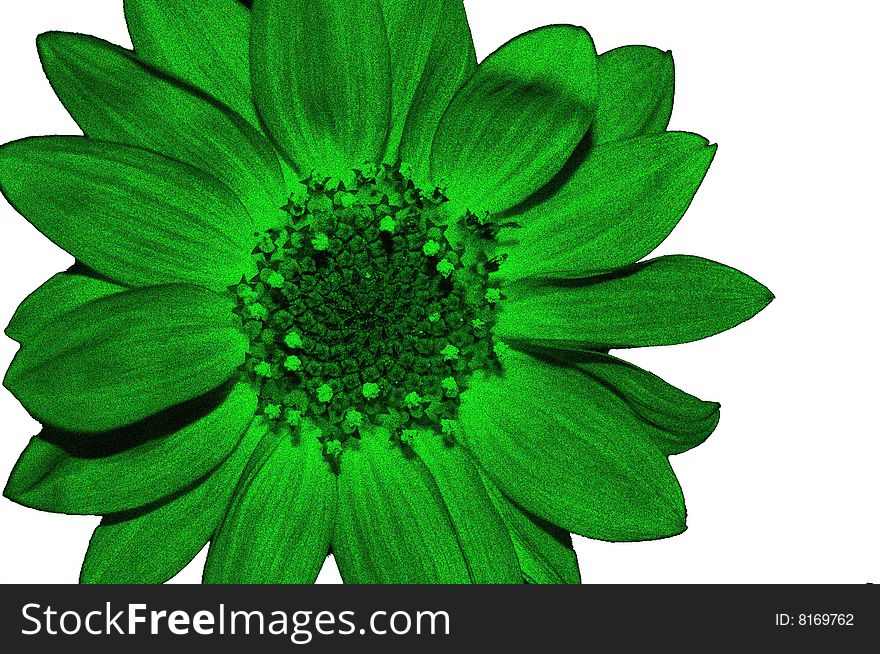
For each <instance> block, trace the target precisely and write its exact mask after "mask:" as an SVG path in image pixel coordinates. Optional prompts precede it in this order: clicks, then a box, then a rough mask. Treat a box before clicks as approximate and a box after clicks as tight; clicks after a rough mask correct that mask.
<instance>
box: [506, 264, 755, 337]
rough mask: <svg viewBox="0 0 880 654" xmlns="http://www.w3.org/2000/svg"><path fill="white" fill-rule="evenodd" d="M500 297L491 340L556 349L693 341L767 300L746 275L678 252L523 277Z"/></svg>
mask: <svg viewBox="0 0 880 654" xmlns="http://www.w3.org/2000/svg"><path fill="white" fill-rule="evenodd" d="M505 294H506V295H505V297H506V299H505V302H504V310H503V311H502V312H501V313H500V315H499V317H498V322H497V324H496V325H495V333H496V335H497V336H498V337H499V338H501V339H503V340H505V341H510V342H512V343H514V342H515V343H519V344H521V345H524V346H532V345H535V346H545V347H551V348H554V349H563V350H568V349H571V350H582V349H592V350H603V349H609V348H619V347H643V346H648V345H673V344H675V343H687V342H690V341H696V340H699V339H701V338H706V337H708V336H713V335H715V334H718V333H720V332H723V331H725V330H727V329H730V328H732V327H735V326H736V325H738V324H740V323H742V322H745V321H746V320H748V319H749V318H751V317H753V316H754V315H755V314H757V313H758V312H759V311H761V309H763V308H764V307H766V306H767V305H768V304H770V302H771V301H772V300H773V294H772V293H771V292H770V291H769V290H768V289H767V288H766V287H765V286H764V285H762V284H760V283H758V282H757V281H755V280H754V279H752V278H751V277H749V276H748V275H746V274H744V273H741V272H739V271H738V270H735V269H733V268H729V267H728V266H725V265H722V264H720V263H715V262H714V261H709V260H708V259H701V258H700V257H691V256H684V255H673V256H666V257H658V258H657V259H651V260H650V261H646V262H644V263H640V264H636V265H634V266H630V267H629V268H625V269H622V270H620V271H618V272H616V273H614V274H610V275H606V276H602V277H592V278H589V279H583V280H572V281H570V282H558V283H552V282H540V281H535V280H523V281H522V282H518V283H515V284H512V285H510V286H508V287H507V288H506V289H505Z"/></svg>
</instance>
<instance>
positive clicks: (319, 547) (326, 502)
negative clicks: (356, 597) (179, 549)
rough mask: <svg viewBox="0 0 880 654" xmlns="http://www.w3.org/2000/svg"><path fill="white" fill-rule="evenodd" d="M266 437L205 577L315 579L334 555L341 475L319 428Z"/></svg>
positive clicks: (292, 581) (233, 504)
mask: <svg viewBox="0 0 880 654" xmlns="http://www.w3.org/2000/svg"><path fill="white" fill-rule="evenodd" d="M299 441H300V442H299V443H298V444H296V445H294V444H293V443H292V442H291V438H290V435H288V434H282V435H281V437H280V438H277V439H273V440H271V441H267V440H264V442H263V443H261V444H260V447H259V448H258V449H257V452H255V453H254V458H253V460H252V463H251V465H250V466H249V471H248V472H247V473H246V474H245V476H244V477H243V478H242V481H241V483H240V484H239V486H238V489H237V490H236V492H235V496H234V497H233V500H232V502H231V504H230V508H229V511H228V512H227V513H226V518H225V519H224V520H223V525H222V527H221V528H220V530H219V531H218V532H217V535H216V536H215V538H214V539H213V540H212V541H211V547H210V549H209V550H208V561H207V563H206V564H205V576H204V581H205V583H213V584H265V583H270V584H282V583H287V584H311V583H313V582H314V581H315V579H316V578H317V577H318V573H319V572H320V570H321V565H322V564H323V563H324V559H325V558H327V553H328V550H329V547H330V536H331V534H332V532H333V524H334V513H335V511H336V476H335V474H334V472H333V471H332V470H331V468H330V464H329V463H328V462H327V461H326V460H325V459H324V456H323V455H322V448H321V443H320V442H319V441H318V439H317V438H316V434H314V433H313V432H312V433H301V434H300V436H299Z"/></svg>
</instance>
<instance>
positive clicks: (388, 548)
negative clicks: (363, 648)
mask: <svg viewBox="0 0 880 654" xmlns="http://www.w3.org/2000/svg"><path fill="white" fill-rule="evenodd" d="M336 515H337V517H336V530H335V533H334V535H333V554H334V556H335V557H336V563H337V564H338V565H339V571H340V573H341V574H342V578H343V580H344V581H345V582H346V583H386V584H388V583H396V584H417V583H418V584H431V583H441V584H442V583H468V581H469V580H470V575H469V573H468V567H467V562H466V561H465V558H464V555H463V554H462V551H461V548H460V547H459V544H458V539H457V537H456V534H455V528H454V527H453V525H452V520H451V519H450V516H449V512H448V511H447V510H446V505H445V504H444V503H443V498H442V497H441V496H440V492H439V491H438V489H437V485H436V484H435V483H434V480H433V479H432V477H431V474H430V472H428V469H427V468H426V467H425V464H424V463H422V462H421V461H420V460H419V459H416V458H411V457H409V458H408V457H406V456H404V454H403V453H402V451H401V449H400V446H398V445H395V444H393V443H391V442H390V441H389V440H387V437H383V436H382V435H381V434H378V433H377V434H372V435H369V436H365V437H363V438H361V439H360V448H359V449H350V450H347V451H346V452H345V453H344V454H343V457H342V461H341V466H340V474H339V508H338V511H337V514H336Z"/></svg>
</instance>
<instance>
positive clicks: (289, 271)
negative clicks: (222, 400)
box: [234, 166, 499, 458]
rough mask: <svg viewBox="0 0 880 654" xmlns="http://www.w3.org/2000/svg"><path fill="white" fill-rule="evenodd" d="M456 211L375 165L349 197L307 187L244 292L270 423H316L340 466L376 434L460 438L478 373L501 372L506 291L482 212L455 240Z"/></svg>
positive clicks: (253, 363)
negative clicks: (499, 285)
mask: <svg viewBox="0 0 880 654" xmlns="http://www.w3.org/2000/svg"><path fill="white" fill-rule="evenodd" d="M444 203H445V198H444V197H443V196H442V194H441V193H439V192H437V191H434V192H432V193H430V194H427V193H424V192H422V191H420V190H419V189H417V188H416V187H415V186H414V185H413V183H412V181H411V180H410V179H409V178H408V177H407V176H406V175H404V174H402V173H401V171H400V169H399V168H397V167H389V166H382V167H373V166H368V167H365V168H364V169H362V170H360V171H357V172H356V175H355V181H354V183H353V184H348V185H347V186H346V185H345V184H344V183H341V182H338V181H331V180H327V179H321V178H318V177H317V176H313V177H312V178H311V179H309V180H306V181H304V182H302V183H301V184H300V187H299V188H298V189H297V190H296V191H295V192H294V193H293V194H292V195H291V197H290V201H289V202H288V204H287V206H286V207H285V210H286V212H287V215H288V219H287V222H286V224H285V225H283V226H281V227H279V228H278V229H273V230H271V231H269V232H266V233H263V234H260V235H258V238H257V246H256V248H255V249H254V255H253V256H254V259H255V261H256V265H257V270H258V273H257V274H256V275H255V276H254V277H253V278H252V279H250V280H246V281H244V282H242V283H241V284H239V285H238V286H236V287H234V292H235V294H236V297H237V299H238V304H237V309H236V311H237V313H238V314H239V315H240V316H241V318H242V321H243V325H244V329H245V332H246V333H247V335H248V337H249V339H250V342H251V345H250V351H249V354H248V357H247V361H246V364H245V372H244V374H245V375H246V376H247V377H248V379H249V380H250V381H251V383H253V384H254V385H256V386H257V387H258V388H259V390H260V408H261V411H262V414H263V416H264V418H265V419H266V420H268V421H270V422H271V423H273V424H276V425H278V426H281V425H289V426H291V427H296V426H297V425H299V424H300V423H301V421H302V420H303V419H304V418H307V417H308V418H310V419H312V420H313V421H315V422H316V423H317V424H318V425H319V426H320V427H321V433H322V436H321V438H322V440H323V442H324V450H325V453H326V454H327V455H328V456H329V457H331V458H338V456H339V455H340V454H341V453H342V451H343V449H344V445H345V442H346V441H347V440H348V439H349V438H357V437H358V436H359V435H360V433H361V430H362V429H364V428H366V427H369V426H370V425H377V426H383V427H385V428H387V429H388V430H389V431H390V433H391V434H392V435H393V437H394V438H396V439H398V440H399V441H400V442H401V443H403V444H407V443H408V442H409V441H410V439H411V438H412V435H413V430H418V429H426V428H428V429H433V430H434V431H437V432H440V433H443V434H445V435H446V436H447V437H448V438H450V439H453V438H454V432H455V427H454V425H455V418H456V414H457V409H458V403H459V400H458V396H459V393H460V392H461V391H462V390H464V389H465V388H466V387H467V383H468V378H469V376H470V374H471V373H472V372H473V371H475V370H478V369H482V368H486V367H488V366H492V365H497V358H496V355H495V352H494V350H493V343H492V340H491V337H490V328H491V327H492V324H493V323H494V306H495V303H496V302H497V301H498V299H499V294H498V291H497V290H496V289H493V288H490V287H489V286H488V283H487V281H488V272H489V270H491V268H492V263H491V262H489V261H488V260H487V258H486V255H485V254H484V253H483V249H482V248H481V247H480V242H481V241H483V240H485V237H486V233H485V229H480V226H479V224H478V221H476V219H475V218H474V217H473V216H472V215H467V216H463V217H461V218H459V219H457V220H456V221H454V222H453V228H452V229H449V228H448V225H449V222H448V220H441V207H442V205H443V204H444ZM453 233H455V234H456V236H455V237H453V236H451V234H453Z"/></svg>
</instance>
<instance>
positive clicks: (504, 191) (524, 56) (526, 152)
mask: <svg viewBox="0 0 880 654" xmlns="http://www.w3.org/2000/svg"><path fill="white" fill-rule="evenodd" d="M596 84H597V83H596V51H595V48H594V46H593V41H592V39H591V38H590V35H589V34H587V32H586V31H585V30H583V29H581V28H579V27H574V26H572V25H552V26H549V27H543V28H540V29H537V30H535V31H533V32H528V33H526V34H522V35H520V36H518V37H516V38H515V39H513V40H512V41H510V42H508V43H507V44H505V45H503V46H502V47H501V48H500V49H498V50H497V51H496V52H494V53H493V54H491V55H490V56H489V57H488V58H487V59H486V60H485V61H483V62H482V63H481V64H480V66H479V67H478V68H477V71H476V73H475V74H474V76H473V77H471V79H470V81H468V82H467V83H466V84H465V86H464V87H463V88H462V89H461V91H460V92H459V93H458V95H456V96H455V98H454V99H453V100H452V103H451V104H450V105H449V108H448V109H447V110H446V113H445V114H444V115H443V118H442V120H441V121H440V125H439V127H438V129H437V134H436V136H435V137H434V144H433V149H432V151H431V171H432V175H433V178H434V180H435V181H436V182H437V183H439V184H441V185H446V186H448V189H449V196H450V199H451V200H453V202H455V203H456V204H462V205H466V206H467V207H468V208H470V209H471V210H473V211H475V212H476V211H503V210H504V209H508V208H510V207H512V206H514V205H515V204H517V203H519V202H521V201H522V200H524V199H526V198H527V197H528V196H529V195H531V194H532V193H534V192H535V191H537V190H538V189H539V188H540V187H542V186H543V185H544V184H546V183H547V182H548V181H550V179H551V178H552V177H553V176H554V175H555V174H556V173H557V172H559V170H560V169H561V168H562V166H563V165H564V164H565V162H566V160H567V159H568V158H569V156H570V155H571V153H572V151H573V150H574V148H575V146H576V145H577V144H578V143H579V142H580V141H581V139H582V138H583V136H584V134H585V133H586V131H587V129H588V128H589V126H590V122H591V121H592V118H593V112H594V109H595V102H596Z"/></svg>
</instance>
